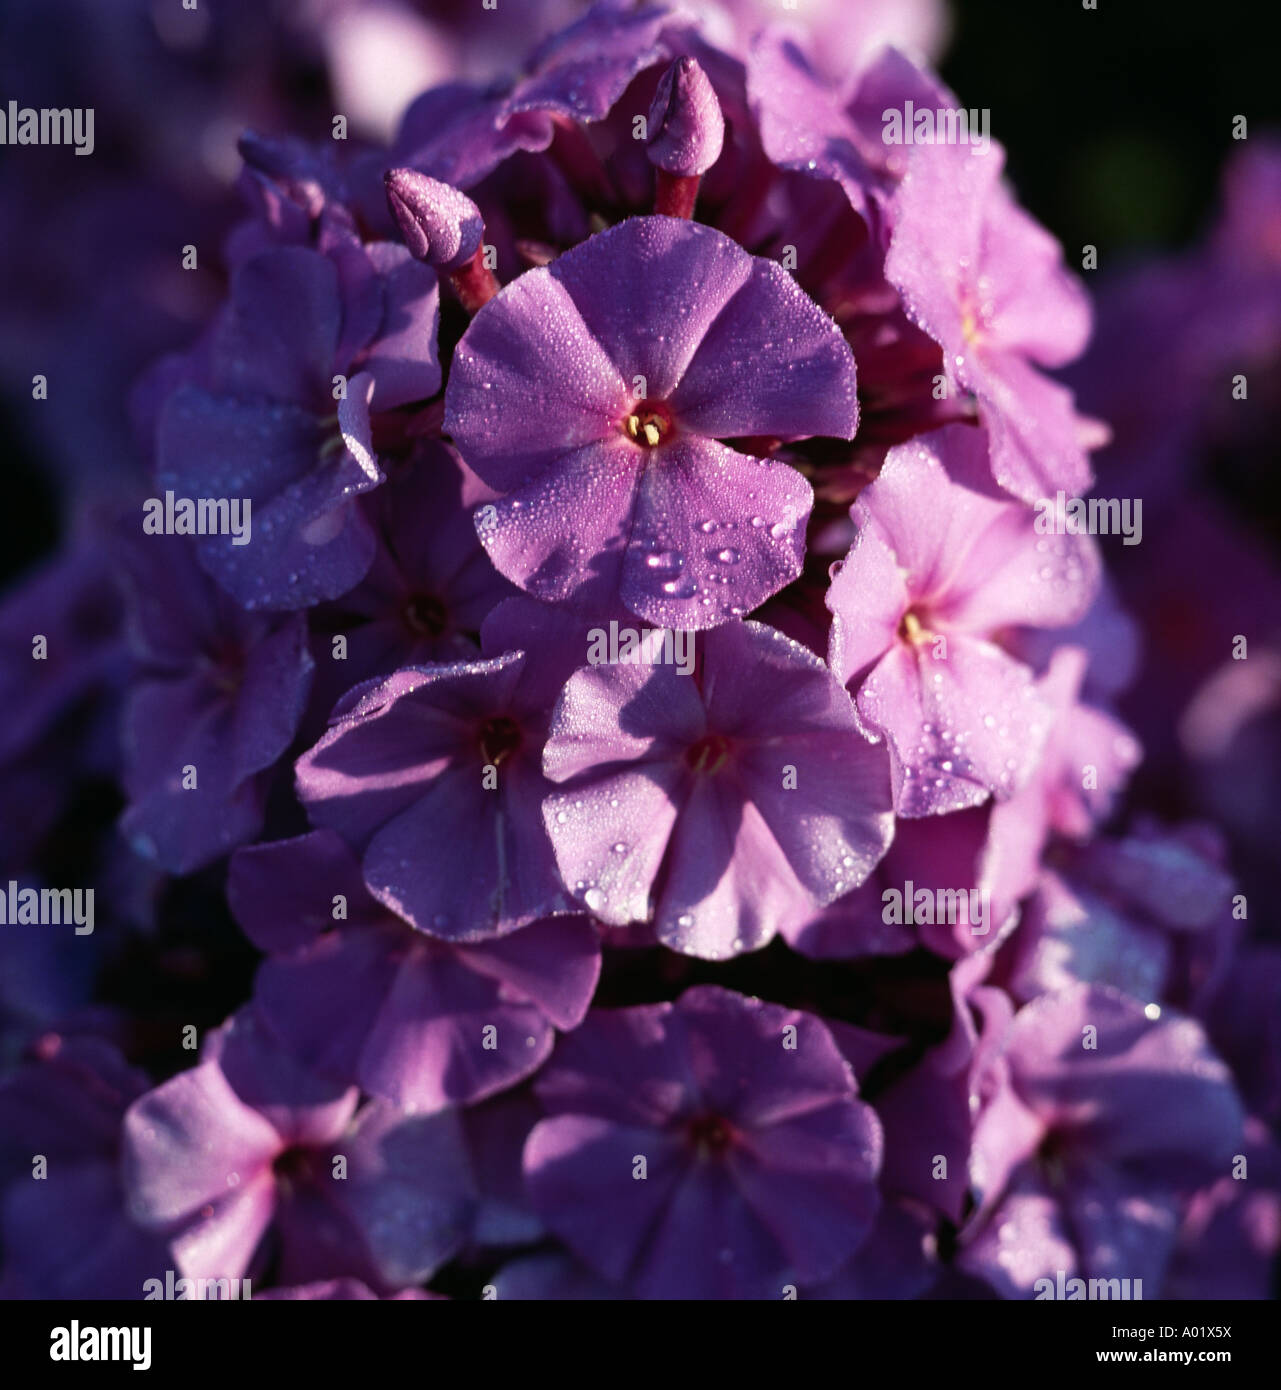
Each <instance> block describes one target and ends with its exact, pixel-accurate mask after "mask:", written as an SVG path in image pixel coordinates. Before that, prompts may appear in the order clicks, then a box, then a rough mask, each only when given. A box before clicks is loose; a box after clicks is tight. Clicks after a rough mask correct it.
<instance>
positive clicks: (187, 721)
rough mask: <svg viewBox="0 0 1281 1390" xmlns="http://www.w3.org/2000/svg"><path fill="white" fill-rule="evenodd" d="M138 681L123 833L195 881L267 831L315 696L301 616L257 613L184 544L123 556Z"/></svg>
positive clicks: (162, 539)
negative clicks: (277, 780) (281, 778)
mask: <svg viewBox="0 0 1281 1390" xmlns="http://www.w3.org/2000/svg"><path fill="white" fill-rule="evenodd" d="M123 559H124V562H125V565H126V567H127V576H126V577H127V580H128V589H129V597H130V619H131V626H132V632H133V638H134V645H135V649H136V653H137V657H138V660H139V666H140V670H139V677H138V679H137V681H136V682H135V684H134V687H133V689H132V691H131V693H130V695H129V699H128V703H127V705H126V708H125V720H124V748H125V757H126V765H125V775H124V782H125V789H126V791H127V792H128V794H129V805H128V806H127V807H126V808H125V812H124V815H123V816H122V817H121V821H120V828H121V830H122V831H123V833H124V834H125V836H126V838H127V839H128V840H129V843H130V844H131V845H132V847H133V848H134V850H135V851H136V852H137V853H139V854H141V855H143V856H144V857H145V858H147V859H149V860H153V861H155V862H156V863H157V864H159V865H160V866H161V867H163V868H165V869H166V870H168V871H169V872H170V873H179V874H183V873H190V872H191V870H193V869H196V868H199V867H201V866H202V865H204V864H208V863H210V862H211V861H212V860H214V859H217V858H219V856H221V855H223V854H226V853H227V852H228V851H229V850H231V849H234V848H235V847H236V845H238V844H243V843H244V842H245V841H246V840H249V839H251V838H252V837H253V836H254V835H256V834H257V833H258V831H259V830H260V829H261V827H262V821H263V813H264V808H265V805H266V799H267V791H268V787H269V785H270V781H271V776H270V773H271V769H272V767H273V766H274V764H275V763H276V761H277V759H278V758H280V757H281V756H282V755H283V754H284V753H285V751H286V749H287V748H288V747H289V744H290V742H291V741H292V740H293V737H294V734H295V732H296V731H297V728H298V721H299V720H300V719H301V717H302V713H303V708H304V706H305V702H306V699H307V692H308V690H309V689H310V687H311V679H312V673H313V669H314V667H313V663H312V659H311V655H310V653H309V652H308V650H307V623H306V619H305V618H304V617H303V616H302V615H301V614H296V613H291V614H281V615H270V614H251V613H246V612H245V611H244V610H243V609H241V608H239V607H237V605H236V604H235V603H233V602H232V601H231V599H230V598H228V597H227V595H226V594H224V593H222V592H221V591H220V590H219V589H218V587H217V585H215V584H214V583H213V582H212V581H211V580H210V579H209V578H208V577H207V576H206V575H205V574H204V573H203V572H202V571H201V570H200V569H199V567H198V566H197V565H196V562H195V555H194V553H193V551H192V549H191V545H190V542H188V541H187V540H186V539H184V538H181V537H169V536H139V537H133V538H131V539H130V541H129V543H128V545H127V546H126V547H125V548H124V549H123Z"/></svg>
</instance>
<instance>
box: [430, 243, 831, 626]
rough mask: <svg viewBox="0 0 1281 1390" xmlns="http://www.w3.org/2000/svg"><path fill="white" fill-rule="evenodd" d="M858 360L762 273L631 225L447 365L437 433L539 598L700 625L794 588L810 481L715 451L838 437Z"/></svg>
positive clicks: (783, 286) (501, 551)
mask: <svg viewBox="0 0 1281 1390" xmlns="http://www.w3.org/2000/svg"><path fill="white" fill-rule="evenodd" d="M857 419H858V403H857V398H856V392H855V379H854V359H853V356H852V355H851V353H850V350H849V348H848V347H847V346H846V344H845V342H844V340H843V339H842V338H841V335H840V333H839V331H838V330H837V328H836V326H835V324H833V323H832V321H831V320H830V319H829V318H827V316H826V315H825V314H823V312H822V311H821V310H820V309H819V308H818V306H817V305H815V304H814V303H813V302H812V301H811V300H809V299H807V298H806V296H805V295H804V294H803V293H802V291H801V290H800V289H798V288H797V286H796V284H795V282H794V281H793V280H792V279H791V277H790V276H789V275H788V274H787V273H786V272H785V271H784V270H782V269H781V268H780V267H779V266H778V265H776V264H774V263H773V262H770V261H766V260H762V259H760V258H757V257H753V256H750V255H748V253H747V252H745V251H744V250H743V249H742V248H741V247H740V246H738V245H737V244H736V243H734V242H732V241H730V240H729V238H728V237H725V236H723V235H721V234H720V233H718V232H715V231H712V230H711V229H710V228H707V227H704V226H701V225H698V224H694V223H690V222H687V221H685V220H683V219H680V218H668V217H638V218H631V219H629V220H628V221H626V222H623V223H620V224H618V225H617V226H615V227H611V228H610V229H608V230H607V231H604V232H601V233H599V234H598V235H597V236H594V237H592V238H591V239H590V240H589V241H587V242H585V243H584V244H583V245H582V246H579V247H575V248H574V249H573V250H572V251H569V252H567V253H566V254H565V255H563V256H561V257H560V258H559V259H558V260H556V261H555V262H553V263H552V264H551V265H550V266H547V267H540V268H537V269H535V270H531V271H528V272H527V273H526V274H524V275H522V276H521V277H520V278H519V279H518V280H516V281H514V282H513V283H512V284H510V285H508V286H507V287H506V289H504V290H503V291H502V292H501V293H500V294H499V295H498V296H497V297H496V298H494V299H493V300H491V301H490V302H489V303H488V304H487V305H485V307H484V308H483V309H482V310H481V311H480V312H479V313H478V314H477V315H476V317H475V319H474V320H473V321H472V323H471V326H470V327H469V328H468V330H467V332H466V333H465V334H464V336H463V339H462V341H461V342H460V343H459V345H458V350H457V352H456V354H455V358H454V364H453V369H452V372H451V375H450V379H449V387H448V390H447V392H446V428H447V429H448V430H449V432H450V434H451V435H452V436H453V438H454V441H455V443H456V444H457V445H458V448H459V451H460V452H461V453H462V455H463V458H464V459H465V460H466V462H467V463H468V464H469V465H470V466H471V467H472V468H473V469H475V471H476V472H477V473H478V474H479V475H480V476H481V478H482V479H484V481H485V482H487V483H489V484H490V486H492V487H494V488H496V489H498V490H499V491H500V492H502V493H504V494H505V495H504V497H503V498H502V499H501V500H500V501H499V502H497V503H494V504H491V506H489V507H484V508H482V509H481V510H480V511H479V512H478V514H477V518H476V525H477V531H478V533H479V535H480V538H481V541H482V543H483V544H484V546H485V548H486V550H487V551H488V552H489V555H490V558H491V559H492V560H493V561H494V563H495V565H496V566H497V567H498V569H499V570H500V571H502V573H503V574H505V575H506V576H507V577H508V578H509V579H511V580H512V581H513V582H514V583H516V584H518V585H519V586H520V587H521V588H523V589H526V590H528V591H529V592H530V593H532V594H533V595H534V596H535V597H538V598H542V599H545V600H550V601H558V600H563V599H567V598H570V597H571V596H572V597H574V598H575V599H577V600H578V601H579V602H583V603H585V602H587V601H588V600H589V599H590V600H593V601H595V602H596V603H597V605H598V607H599V606H600V605H602V604H607V603H611V602H613V601H614V600H615V598H618V599H621V601H622V603H623V604H624V605H625V606H626V607H627V608H628V609H630V610H631V611H632V612H633V613H636V614H637V615H639V616H640V617H642V618H644V619H646V620H648V621H650V622H654V623H658V624H662V625H664V626H675V627H681V628H706V627H711V626H715V625H716V624H717V623H721V622H724V621H725V620H726V619H728V618H731V617H734V616H736V615H738V614H742V613H745V612H748V611H749V610H750V609H752V608H754V607H755V606H756V605H757V604H758V603H760V602H761V601H762V600H764V599H765V598H768V597H769V595H770V594H772V593H775V592H776V591H777V590H778V589H780V588H782V587H783V585H784V584H786V583H788V582H789V581H790V580H792V579H794V578H795V577H796V576H797V575H798V574H799V573H800V568H801V561H802V558H803V554H804V532H805V520H806V518H807V517H808V515H809V510H810V506H811V504H812V497H813V495H812V492H811V490H810V487H809V484H808V483H807V482H806V481H805V480H804V478H802V477H801V475H800V474H799V473H797V472H795V471H794V470H793V469H791V468H789V467H787V466H786V465H783V464H778V463H773V462H771V461H769V460H765V459H758V458H750V457H748V456H747V455H745V454H742V453H739V452H737V451H736V450H734V449H732V448H729V447H727V446H726V445H725V444H723V443H721V442H719V441H720V440H722V439H725V438H731V437H742V436H753V435H761V434H770V435H775V436H778V437H780V438H788V439H792V438H799V437H803V436H806V435H811V434H823V433H826V434H833V435H837V436H840V437H841V438H846V439H848V438H850V437H852V435H853V433H854V429H855V426H856V423H857Z"/></svg>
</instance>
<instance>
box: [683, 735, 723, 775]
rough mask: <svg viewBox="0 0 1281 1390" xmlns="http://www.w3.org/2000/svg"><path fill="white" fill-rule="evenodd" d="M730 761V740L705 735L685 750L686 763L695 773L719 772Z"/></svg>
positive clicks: (718, 736)
mask: <svg viewBox="0 0 1281 1390" xmlns="http://www.w3.org/2000/svg"><path fill="white" fill-rule="evenodd" d="M728 760H729V739H727V738H725V737H723V736H722V735H721V734H705V735H704V736H703V737H702V738H700V739H698V740H697V742H695V743H691V744H690V746H689V747H688V748H687V749H686V750H685V762H686V764H687V765H688V767H689V768H690V769H691V770H692V771H694V772H701V773H708V774H710V773H713V772H719V771H720V770H721V768H723V767H724V766H725V764H726V762H727V761H728Z"/></svg>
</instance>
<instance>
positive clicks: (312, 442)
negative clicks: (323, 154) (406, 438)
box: [156, 236, 441, 609]
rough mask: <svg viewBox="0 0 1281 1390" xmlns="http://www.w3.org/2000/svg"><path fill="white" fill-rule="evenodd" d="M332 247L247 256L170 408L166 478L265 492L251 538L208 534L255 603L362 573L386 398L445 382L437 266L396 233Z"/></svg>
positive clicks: (165, 413)
mask: <svg viewBox="0 0 1281 1390" xmlns="http://www.w3.org/2000/svg"><path fill="white" fill-rule="evenodd" d="M328 250H329V251H330V253H331V254H324V253H323V252H321V251H315V250H310V249H308V248H306V247H302V246H290V247H284V248H280V249H276V250H269V251H263V252H260V253H259V254H258V255H255V256H252V257H250V259H248V260H247V261H245V262H244V263H243V264H242V265H240V266H238V267H237V269H236V271H235V273H234V276H233V278H232V284H231V299H230V302H229V304H228V305H227V308H226V311H225V313H224V315H223V317H222V318H221V319H220V320H219V321H218V324H217V326H216V328H215V331H214V332H213V334H212V335H211V337H210V338H209V339H208V341H207V342H206V343H205V344H204V345H203V347H202V350H201V351H200V352H198V353H197V354H195V355H193V358H192V361H191V365H190V368H189V374H190V377H191V378H192V379H189V380H187V381H185V382H184V383H183V384H181V385H179V386H178V387H177V389H176V390H175V391H174V392H173V393H172V394H171V395H170V396H169V397H168V399H167V400H166V401H165V403H164V405H163V406H162V407H161V409H160V413H159V418H158V421H157V427H156V428H157V436H156V481H157V485H158V486H159V487H161V488H163V489H165V490H168V491H172V492H173V493H174V494H175V495H176V496H178V497H190V498H211V499H214V500H217V499H232V498H234V499H248V500H249V502H250V504H251V505H252V513H251V522H252V525H251V528H250V530H249V533H248V535H247V537H246V538H243V539H242V538H238V537H235V536H231V535H213V536H206V537H205V538H204V539H203V540H202V541H201V543H200V553H201V560H202V563H203V564H204V565H205V566H206V568H208V570H209V572H210V573H211V574H212V575H213V576H214V578H216V579H217V580H218V582H219V583H220V584H221V585H222V586H223V587H224V588H226V589H227V590H228V591H229V592H230V593H231V594H232V595H233V596H234V597H235V598H236V600H237V601H238V602H239V603H241V604H242V605H244V606H245V607H246V608H286V609H295V608H305V607H307V606H308V605H309V604H313V603H316V602H317V601H318V600H320V599H328V598H336V597H337V596H338V595H339V594H342V593H345V592H346V591H347V590H348V589H350V588H351V587H352V586H353V585H354V584H356V583H357V582H358V581H359V580H360V578H361V577H362V575H363V574H364V573H365V571H366V570H367V569H368V568H369V564H370V561H371V560H372V559H373V555H374V537H373V533H372V532H371V530H370V527H369V524H368V522H367V521H366V520H365V518H364V517H363V515H362V514H361V512H360V509H359V508H358V507H357V506H356V505H355V500H356V498H357V496H358V495H359V494H360V493H362V492H368V491H369V490H370V489H371V488H373V487H376V486H377V485H378V484H379V483H380V482H381V481H382V473H381V471H380V470H379V467H378V464H377V461H376V459H375V457H374V452H373V435H372V429H371V425H370V411H371V410H373V411H384V410H390V409H392V408H394V407H396V406H400V405H404V404H406V403H408V402H410V401H415V400H421V399H424V398H426V397H428V396H431V395H433V394H434V393H435V392H436V391H437V390H438V389H439V387H440V378H441V374H440V362H439V360H438V358H437V353H436V323H437V319H438V317H439V290H438V287H437V283H436V275H435V272H434V271H432V270H431V269H430V268H429V267H427V266H424V265H420V264H419V263H418V262H417V261H415V260H413V258H412V257H411V256H410V254H409V252H408V251H407V250H406V249H405V248H404V247H403V246H399V245H395V244H393V243H391V242H374V243H371V244H369V245H368V246H362V245H361V244H360V242H359V241H358V240H356V239H355V238H354V236H350V237H346V236H344V237H339V238H338V239H337V241H336V242H335V244H334V245H332V246H330V247H329V248H328ZM339 378H341V381H339V380H338V379H339Z"/></svg>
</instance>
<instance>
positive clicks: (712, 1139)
mask: <svg viewBox="0 0 1281 1390" xmlns="http://www.w3.org/2000/svg"><path fill="white" fill-rule="evenodd" d="M685 1132H686V1134H687V1135H688V1137H689V1142H690V1144H691V1145H692V1146H693V1147H694V1149H695V1151H696V1152H697V1153H698V1154H699V1155H700V1157H703V1158H711V1157H715V1156H716V1155H718V1154H723V1153H724V1152H725V1150H726V1149H728V1148H729V1146H730V1145H731V1144H732V1143H733V1142H734V1130H733V1127H732V1126H731V1125H730V1123H729V1121H728V1120H725V1119H723V1118H722V1117H721V1116H720V1115H714V1114H706V1115H695V1116H694V1118H693V1119H692V1120H690V1122H689V1124H688V1126H687V1127H686V1131H685Z"/></svg>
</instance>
